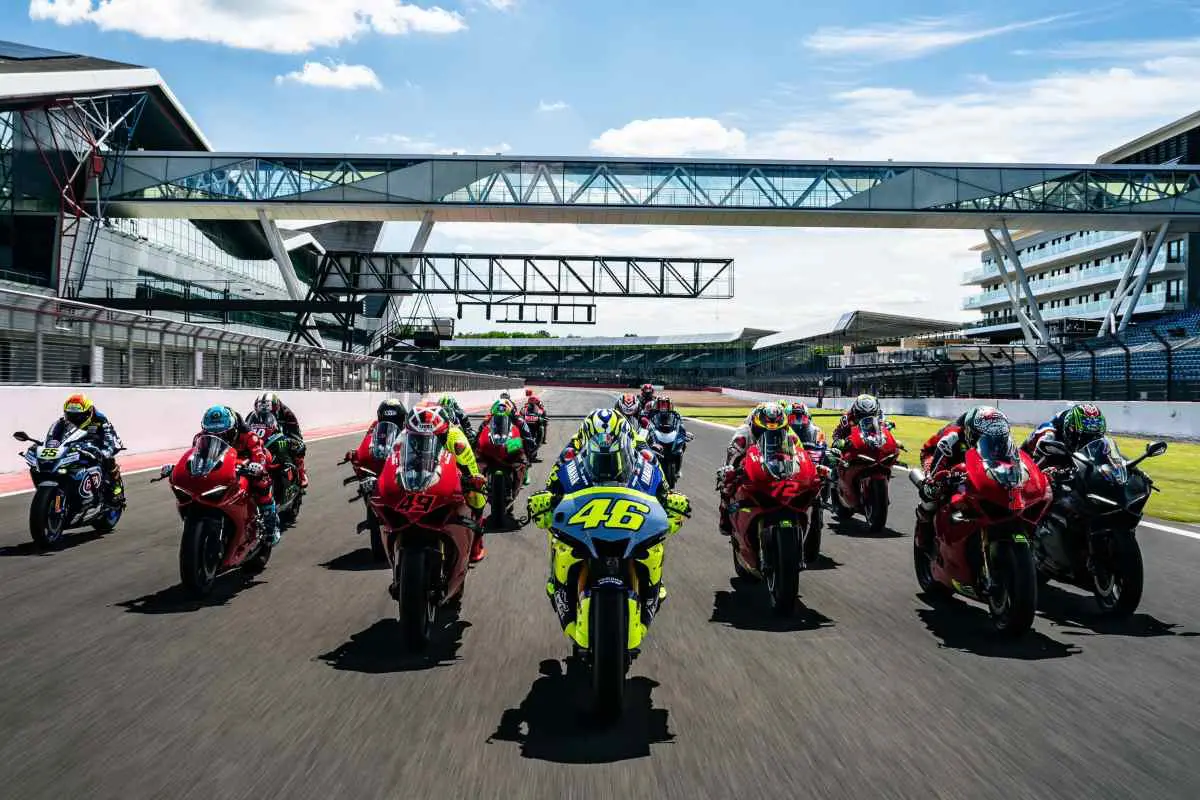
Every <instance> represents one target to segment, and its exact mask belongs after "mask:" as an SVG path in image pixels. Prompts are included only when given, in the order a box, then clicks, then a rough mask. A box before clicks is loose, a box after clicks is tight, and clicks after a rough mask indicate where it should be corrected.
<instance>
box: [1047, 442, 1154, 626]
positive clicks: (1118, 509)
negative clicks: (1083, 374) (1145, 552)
mask: <svg viewBox="0 0 1200 800" xmlns="http://www.w3.org/2000/svg"><path fill="white" fill-rule="evenodd" d="M1040 449H1041V451H1042V452H1043V453H1045V454H1047V455H1051V456H1055V457H1058V458H1066V457H1068V456H1069V457H1070V459H1071V466H1070V467H1067V468H1064V469H1060V470H1052V471H1051V474H1052V482H1053V484H1054V502H1053V504H1052V505H1051V506H1050V510H1049V512H1047V514H1046V516H1045V517H1044V518H1043V519H1042V521H1041V523H1039V524H1038V528H1037V533H1036V542H1035V546H1034V555H1035V559H1036V561H1037V570H1038V580H1039V581H1040V582H1043V583H1044V582H1046V581H1049V580H1056V581H1059V582H1060V583H1067V584H1070V585H1072V586H1078V587H1079V588H1081V589H1087V590H1089V591H1091V592H1092V594H1093V595H1094V596H1095V597H1096V603H1097V605H1099V607H1100V610H1101V611H1102V612H1104V613H1105V614H1113V615H1127V614H1132V613H1133V612H1134V611H1135V610H1136V609H1137V607H1138V603H1139V602H1141V599H1142V585H1143V572H1142V552H1141V549H1140V548H1139V547H1138V542H1137V537H1136V535H1135V533H1136V531H1137V527H1138V524H1139V523H1140V522H1141V521H1142V510H1143V509H1144V508H1145V506H1146V501H1147V500H1148V499H1149V498H1150V492H1151V491H1158V489H1157V488H1155V486H1154V482H1153V481H1152V480H1150V476H1148V475H1146V473H1144V472H1142V471H1141V470H1139V469H1137V465H1138V464H1140V463H1141V462H1142V461H1144V460H1145V459H1147V458H1154V457H1155V456H1161V455H1162V454H1163V453H1165V452H1167V443H1166V442H1152V443H1150V444H1148V445H1147V446H1146V452H1145V453H1144V454H1142V455H1141V456H1140V457H1138V458H1136V459H1134V460H1133V461H1126V460H1125V458H1124V457H1123V456H1122V455H1121V451H1120V450H1119V449H1118V448H1117V443H1116V442H1115V441H1113V440H1112V439H1111V438H1109V437H1104V438H1103V439H1097V440H1095V441H1093V442H1089V443H1088V444H1087V445H1085V446H1084V447H1082V448H1081V449H1080V450H1079V451H1077V452H1074V453H1071V452H1070V451H1069V450H1068V449H1067V447H1066V446H1065V445H1064V444H1062V443H1061V442H1043V443H1042V444H1041V445H1040Z"/></svg>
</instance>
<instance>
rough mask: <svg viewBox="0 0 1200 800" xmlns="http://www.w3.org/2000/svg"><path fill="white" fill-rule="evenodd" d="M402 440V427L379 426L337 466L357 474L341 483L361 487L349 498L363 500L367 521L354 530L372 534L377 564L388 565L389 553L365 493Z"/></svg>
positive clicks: (376, 517)
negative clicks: (343, 465)
mask: <svg viewBox="0 0 1200 800" xmlns="http://www.w3.org/2000/svg"><path fill="white" fill-rule="evenodd" d="M399 437H400V426H398V425H396V424H395V423H394V422H386V421H385V422H379V423H377V424H376V425H375V430H373V431H370V432H369V433H367V434H365V435H364V436H363V438H362V441H361V442H359V443H358V447H357V448H356V449H354V450H351V451H349V452H348V453H347V454H346V457H345V458H343V459H342V460H341V461H339V462H338V466H341V465H342V464H349V465H350V466H351V467H352V468H353V469H354V474H353V475H351V476H349V477H348V478H345V479H343V480H342V485H343V486H349V485H350V484H352V483H357V484H358V491H357V492H355V494H354V496H353V497H351V498H350V502H351V503H356V502H358V501H359V500H362V503H363V506H364V507H365V508H366V513H367V517H366V519H364V520H363V521H362V522H359V523H358V524H357V525H356V526H355V527H354V532H355V533H359V534H361V533H364V532H369V533H370V539H371V556H372V557H373V558H374V559H375V560H376V561H380V562H382V561H387V551H386V550H385V549H384V547H383V536H382V533H381V531H380V527H379V517H378V516H377V515H376V514H375V509H374V508H373V507H372V506H371V501H370V500H369V494H370V493H369V492H367V491H365V490H364V489H365V486H366V481H367V480H368V479H375V478H378V477H379V476H380V475H381V474H382V473H383V466H384V464H385V463H386V462H387V458H388V456H389V455H390V454H391V452H392V449H393V448H394V447H395V444H396V440H397V439H398V438H399Z"/></svg>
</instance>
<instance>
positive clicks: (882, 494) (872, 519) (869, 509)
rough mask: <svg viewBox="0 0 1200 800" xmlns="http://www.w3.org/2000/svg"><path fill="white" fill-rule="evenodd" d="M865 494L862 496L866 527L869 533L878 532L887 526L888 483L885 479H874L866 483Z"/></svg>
mask: <svg viewBox="0 0 1200 800" xmlns="http://www.w3.org/2000/svg"><path fill="white" fill-rule="evenodd" d="M865 494H866V496H865V497H864V498H863V515H864V516H866V518H867V527H868V528H869V529H870V531H871V533H879V532H880V531H882V530H883V529H884V528H885V527H887V518H888V484H887V481H881V480H874V481H871V482H870V483H869V484H867V490H866V493H865Z"/></svg>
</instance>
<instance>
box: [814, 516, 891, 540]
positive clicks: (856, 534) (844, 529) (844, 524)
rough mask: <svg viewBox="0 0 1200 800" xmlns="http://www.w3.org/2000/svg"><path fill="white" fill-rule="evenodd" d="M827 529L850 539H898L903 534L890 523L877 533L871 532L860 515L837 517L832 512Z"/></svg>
mask: <svg viewBox="0 0 1200 800" xmlns="http://www.w3.org/2000/svg"><path fill="white" fill-rule="evenodd" d="M829 529H830V530H831V531H833V532H834V533H836V534H837V535H838V536H847V537H849V538H851V539H899V538H900V537H902V536H904V535H905V534H903V533H901V532H900V531H898V530H896V529H895V528H893V527H891V526H890V525H887V526H884V528H883V530H881V531H879V532H878V533H872V532H871V529H870V527H868V525H867V521H866V520H865V519H863V518H862V517H846V518H845V519H837V518H836V517H834V516H833V515H832V514H830V515H829Z"/></svg>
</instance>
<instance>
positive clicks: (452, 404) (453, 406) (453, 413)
mask: <svg viewBox="0 0 1200 800" xmlns="http://www.w3.org/2000/svg"><path fill="white" fill-rule="evenodd" d="M438 405H439V406H441V408H442V410H443V411H445V412H446V418H447V419H449V420H450V422H452V423H453V424H455V425H457V426H458V427H460V428H462V432H463V433H465V434H466V435H467V438H468V439H472V440H473V439H474V438H475V431H474V430H472V429H471V418H470V417H468V416H467V412H466V411H464V410H463V407H462V406H460V405H459V404H458V399H457V398H455V396H454V395H452V394H444V395H442V396H441V397H440V398H438Z"/></svg>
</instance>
